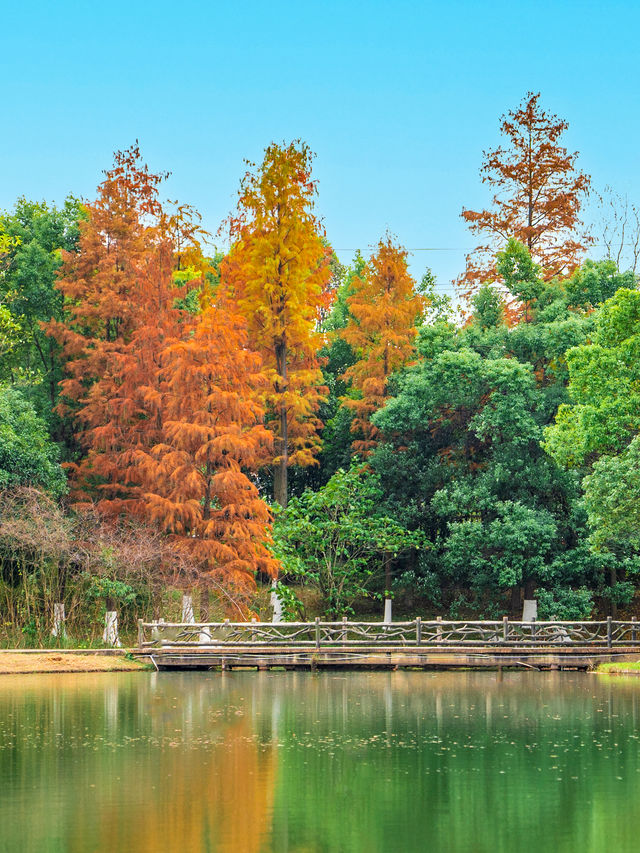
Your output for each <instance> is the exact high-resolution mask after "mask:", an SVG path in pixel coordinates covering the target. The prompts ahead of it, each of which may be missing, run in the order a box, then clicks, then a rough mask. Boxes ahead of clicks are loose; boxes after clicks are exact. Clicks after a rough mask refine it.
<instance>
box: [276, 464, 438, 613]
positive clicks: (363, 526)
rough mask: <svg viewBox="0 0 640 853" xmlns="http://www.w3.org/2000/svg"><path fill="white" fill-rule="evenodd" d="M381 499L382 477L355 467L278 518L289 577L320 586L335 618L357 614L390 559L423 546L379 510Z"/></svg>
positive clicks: (292, 502)
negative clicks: (356, 603)
mask: <svg viewBox="0 0 640 853" xmlns="http://www.w3.org/2000/svg"><path fill="white" fill-rule="evenodd" d="M381 498H382V492H381V490H380V486H379V485H378V482H377V479H376V478H375V477H374V476H372V475H371V474H370V473H368V472H367V471H366V469H365V468H363V467H362V466H355V467H352V468H351V469H349V470H348V471H343V470H338V471H336V473H335V474H334V475H333V477H331V479H330V480H329V482H328V483H327V484H326V486H324V487H323V488H321V489H319V490H318V491H317V492H312V491H310V490H307V491H305V492H304V493H303V494H302V495H301V496H300V497H297V498H292V499H291V500H290V501H289V505H288V506H287V508H286V510H282V511H280V512H279V513H278V515H277V516H276V521H275V526H274V540H275V542H276V543H277V544H276V547H275V552H276V556H277V557H278V559H280V560H281V562H282V565H283V568H284V573H285V575H288V576H289V577H291V578H297V579H299V580H301V581H303V582H304V583H305V584H311V585H313V586H316V587H317V588H318V589H319V590H320V592H321V593H322V596H323V600H324V606H325V613H326V614H327V615H328V616H330V617H337V616H342V615H343V614H345V613H352V612H353V609H352V606H353V603H354V601H355V599H356V598H358V597H360V596H366V595H367V594H369V591H370V589H371V586H372V584H373V583H374V582H375V581H376V579H379V578H380V577H381V576H382V570H383V568H384V565H385V564H386V562H387V561H388V560H389V558H391V559H393V558H395V557H397V556H398V555H399V554H400V553H402V552H404V551H407V550H411V549H416V548H418V547H420V546H421V545H422V546H424V542H423V538H422V537H421V535H420V534H419V533H415V532H413V533H412V532H410V531H408V530H406V528H404V527H403V526H402V525H401V524H399V523H398V522H397V521H396V520H394V519H393V518H391V517H389V516H388V515H385V514H384V513H382V512H381V511H380V503H381Z"/></svg>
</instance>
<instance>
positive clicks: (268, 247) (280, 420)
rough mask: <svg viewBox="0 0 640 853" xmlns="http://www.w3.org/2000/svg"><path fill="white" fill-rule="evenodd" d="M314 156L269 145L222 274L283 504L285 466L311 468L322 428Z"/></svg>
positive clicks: (245, 197) (242, 205)
mask: <svg viewBox="0 0 640 853" xmlns="http://www.w3.org/2000/svg"><path fill="white" fill-rule="evenodd" d="M312 158H313V155H312V154H311V152H310V151H309V148H308V147H307V146H306V145H305V144H304V143H301V142H292V143H291V144H289V145H287V146H279V145H275V144H273V145H270V146H269V147H268V148H267V149H266V151H265V156H264V160H263V162H262V164H261V165H260V166H259V167H258V168H255V166H254V171H248V172H247V173H246V175H245V177H244V179H243V181H242V184H241V187H240V196H239V200H238V211H237V214H236V215H235V216H233V217H231V219H230V220H229V230H230V236H231V239H232V240H233V242H234V245H233V248H232V250H231V252H230V254H229V257H228V259H227V261H226V264H225V266H224V268H223V273H222V275H223V280H224V281H225V282H226V284H227V287H228V288H229V291H230V293H231V294H232V295H233V298H234V299H235V300H236V302H237V305H238V307H239V309H240V311H241V312H242V314H243V315H244V316H245V317H246V319H247V322H248V324H249V335H250V340H251V343H252V346H255V348H256V349H257V350H258V352H260V354H261V355H262V357H263V360H264V364H265V367H266V368H267V370H268V371H269V372H270V377H271V381H270V387H269V388H268V389H267V391H266V394H265V399H266V403H267V413H268V419H267V426H268V428H269V429H270V430H272V431H273V433H274V435H275V444H274V452H273V453H272V454H271V455H270V457H269V458H268V459H266V460H265V462H268V464H271V465H273V467H274V497H275V499H276V501H277V502H278V503H280V504H281V505H282V506H286V503H287V468H288V466H289V465H301V466H306V465H312V464H314V462H315V456H316V454H317V452H318V450H319V449H320V438H319V436H318V430H319V428H320V427H321V426H322V424H321V423H320V421H319V420H318V418H317V411H318V407H319V404H320V403H321V402H322V400H323V399H324V398H325V396H326V394H327V389H326V388H324V387H323V385H322V371H321V370H320V365H319V362H318V358H317V355H316V354H317V352H318V350H319V349H320V347H321V345H322V338H321V335H320V334H319V332H318V317H319V314H320V312H321V310H322V309H323V308H326V304H327V300H328V289H327V286H328V283H329V279H330V269H329V259H330V253H329V250H328V249H327V248H326V246H325V245H324V243H323V240H322V234H321V228H320V223H319V221H318V220H317V218H316V217H315V215H314V212H313V204H314V198H315V195H316V192H317V190H316V185H315V182H314V181H313V180H312V179H311V162H312ZM252 165H253V164H252Z"/></svg>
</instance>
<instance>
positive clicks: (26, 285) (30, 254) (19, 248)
mask: <svg viewBox="0 0 640 853" xmlns="http://www.w3.org/2000/svg"><path fill="white" fill-rule="evenodd" d="M82 216H83V208H82V205H81V203H80V201H79V200H78V199H76V198H74V197H72V196H69V197H68V198H67V199H66V200H65V202H64V204H63V205H62V207H60V208H59V207H56V206H55V205H48V204H46V203H45V202H32V201H28V200H27V199H25V198H20V199H18V201H17V202H16V204H15V207H14V209H13V211H11V212H10V213H6V214H4V215H3V216H1V217H0V230H3V231H4V232H5V233H6V234H7V235H8V237H9V238H10V245H9V247H8V251H7V253H6V255H5V259H4V263H3V264H2V267H1V269H2V272H1V273H0V298H1V300H2V302H3V303H4V305H5V306H6V308H7V309H8V310H9V312H10V314H11V317H12V318H13V320H14V322H15V323H17V324H18V325H19V326H20V328H21V330H22V334H21V339H20V343H19V346H17V347H16V348H15V349H14V351H13V353H12V354H11V355H10V357H7V358H4V359H2V361H1V362H0V366H1V368H2V374H3V378H4V379H5V380H9V381H10V382H13V383H17V384H19V385H20V386H21V387H23V388H24V389H25V391H26V392H27V393H28V394H29V396H30V398H32V399H33V401H34V403H35V404H36V406H37V408H38V410H39V411H40V412H42V414H43V415H45V416H46V418H47V420H50V421H51V422H52V423H53V425H54V432H55V433H56V437H57V438H58V439H60V438H62V424H61V422H60V421H59V420H57V419H56V418H55V416H53V415H52V411H53V408H54V406H55V404H56V402H57V397H58V381H59V380H60V378H61V376H62V373H61V364H60V358H59V348H58V345H57V343H56V342H55V340H54V339H53V338H51V337H49V336H47V335H46V334H45V332H44V331H43V328H42V324H43V323H46V322H48V321H50V320H52V319H57V320H59V319H61V317H62V306H63V298H62V294H61V293H60V292H59V291H58V290H57V289H56V287H55V283H56V277H57V273H58V270H59V268H60V265H61V252H62V251H67V252H73V251H75V249H76V246H77V241H78V233H79V232H78V221H79V219H80V218H81V217H82Z"/></svg>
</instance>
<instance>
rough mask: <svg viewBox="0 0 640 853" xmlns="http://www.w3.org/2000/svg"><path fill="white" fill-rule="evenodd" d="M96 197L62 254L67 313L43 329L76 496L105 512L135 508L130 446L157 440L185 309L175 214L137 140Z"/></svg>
mask: <svg viewBox="0 0 640 853" xmlns="http://www.w3.org/2000/svg"><path fill="white" fill-rule="evenodd" d="M105 176H106V177H105V180H104V181H103V183H102V184H101V185H100V187H99V189H98V198H97V200H96V201H95V202H93V203H90V204H87V205H86V214H87V215H86V219H85V220H84V221H82V222H81V223H80V240H79V247H78V252H77V253H75V254H72V255H67V256H66V257H65V258H64V265H63V267H62V272H61V279H60V281H59V284H58V287H59V288H60V290H61V291H62V293H63V294H64V297H65V315H66V316H65V319H64V321H63V322H55V321H53V322H51V323H50V324H49V326H48V330H49V333H50V334H51V335H52V336H53V337H55V338H56V339H57V340H58V342H59V343H60V345H61V347H62V352H63V357H64V360H65V371H66V378H65V379H64V380H63V382H62V383H61V391H62V395H63V399H64V402H63V404H62V408H63V409H66V410H67V411H70V412H71V413H72V414H73V415H74V418H75V421H76V424H77V427H78V433H77V437H78V442H79V444H80V447H81V449H82V459H81V461H80V462H79V463H78V464H77V465H75V466H73V472H74V482H75V486H76V497H81V496H84V497H87V496H92V495H94V494H95V493H96V492H97V493H98V494H99V495H100V507H101V509H103V510H107V509H110V510H112V511H115V512H117V511H120V510H122V509H123V508H124V506H127V508H128V509H130V510H135V509H136V507H138V506H139V504H138V501H139V497H140V494H141V492H140V483H139V478H138V474H137V466H136V464H135V453H136V451H137V450H139V449H141V448H150V447H152V446H154V445H155V444H157V443H158V442H159V441H161V439H162V435H163V433H162V418H161V413H160V400H161V390H162V389H161V387H160V385H159V375H160V374H159V370H160V367H161V357H162V352H163V349H164V347H165V345H166V342H167V340H169V339H174V338H175V337H176V336H177V334H178V331H179V328H180V324H181V323H182V322H183V321H184V319H185V317H186V312H185V311H184V310H180V309H178V308H176V306H175V303H176V299H177V297H179V296H180V295H181V294H182V293H183V289H181V288H180V287H177V286H176V285H175V283H174V279H173V272H174V268H175V262H174V244H173V242H172V240H171V238H170V226H171V224H172V221H171V219H170V218H168V217H167V216H166V214H165V213H164V212H163V210H162V206H161V205H160V202H159V200H158V187H159V185H160V183H161V181H162V180H163V178H164V176H163V175H154V174H152V173H150V172H149V170H148V168H147V167H146V166H145V165H144V164H143V163H142V161H141V157H140V152H139V149H138V147H137V146H134V147H132V148H130V149H128V150H127V151H123V152H117V153H116V155H115V162H114V166H113V168H112V169H110V170H109V171H107V172H106V173H105Z"/></svg>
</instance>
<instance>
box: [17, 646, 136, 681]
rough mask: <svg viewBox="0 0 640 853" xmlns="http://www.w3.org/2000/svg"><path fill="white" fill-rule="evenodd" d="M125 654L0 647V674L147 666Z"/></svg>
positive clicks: (113, 669)
mask: <svg viewBox="0 0 640 853" xmlns="http://www.w3.org/2000/svg"><path fill="white" fill-rule="evenodd" d="M126 654H127V653H126V650H123V651H121V650H120V649H118V650H111V649H104V650H103V649H95V650H94V649H92V650H87V651H77V650H74V651H67V650H66V649H64V650H63V649H54V650H49V651H47V650H42V651H41V650H33V649H25V650H24V651H23V650H20V651H5V650H0V675H7V674H12V675H16V674H19V673H27V672H130V671H141V670H143V669H146V668H147V664H146V663H145V662H144V661H137V660H131V658H128V657H126Z"/></svg>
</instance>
